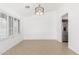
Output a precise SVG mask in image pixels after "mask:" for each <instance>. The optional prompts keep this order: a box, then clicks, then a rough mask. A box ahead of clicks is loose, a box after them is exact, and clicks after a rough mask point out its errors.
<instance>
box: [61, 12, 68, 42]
mask: <svg viewBox="0 0 79 59" xmlns="http://www.w3.org/2000/svg"><path fill="white" fill-rule="evenodd" d="M62 42H67V43H68V13H66V14H65V15H63V16H62Z"/></svg>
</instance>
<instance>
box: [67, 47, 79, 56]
mask: <svg viewBox="0 0 79 59" xmlns="http://www.w3.org/2000/svg"><path fill="white" fill-rule="evenodd" d="M68 48H69V49H71V50H72V51H73V52H75V53H76V54H78V55H79V51H77V50H76V49H74V48H72V47H71V46H68Z"/></svg>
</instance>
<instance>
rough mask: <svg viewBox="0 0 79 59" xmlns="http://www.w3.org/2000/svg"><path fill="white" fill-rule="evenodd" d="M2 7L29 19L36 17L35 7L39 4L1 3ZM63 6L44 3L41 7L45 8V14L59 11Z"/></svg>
mask: <svg viewBox="0 0 79 59" xmlns="http://www.w3.org/2000/svg"><path fill="white" fill-rule="evenodd" d="M0 5H1V6H2V7H6V8H9V9H10V10H13V11H15V12H16V13H17V14H19V15H20V16H23V17H28V16H32V15H35V14H34V12H35V10H34V9H35V7H37V6H38V3H0ZM62 5H63V4H61V3H42V4H41V6H42V7H44V9H45V12H50V11H55V10H58V9H59V8H60V7H61V6H62ZM25 6H30V8H25Z"/></svg>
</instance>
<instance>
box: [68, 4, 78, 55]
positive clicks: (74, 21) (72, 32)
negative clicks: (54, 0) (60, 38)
mask: <svg viewBox="0 0 79 59" xmlns="http://www.w3.org/2000/svg"><path fill="white" fill-rule="evenodd" d="M69 48H71V49H72V50H74V51H75V52H77V53H78V54H79V4H71V5H70V10H69Z"/></svg>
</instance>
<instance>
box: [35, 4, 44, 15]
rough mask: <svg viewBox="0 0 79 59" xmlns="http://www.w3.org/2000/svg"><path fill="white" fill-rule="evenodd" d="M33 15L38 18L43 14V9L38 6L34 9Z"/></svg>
mask: <svg viewBox="0 0 79 59" xmlns="http://www.w3.org/2000/svg"><path fill="white" fill-rule="evenodd" d="M35 14H36V15H39V16H41V15H43V14H44V8H43V7H42V6H41V5H40V4H39V5H38V7H36V8H35Z"/></svg>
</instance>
